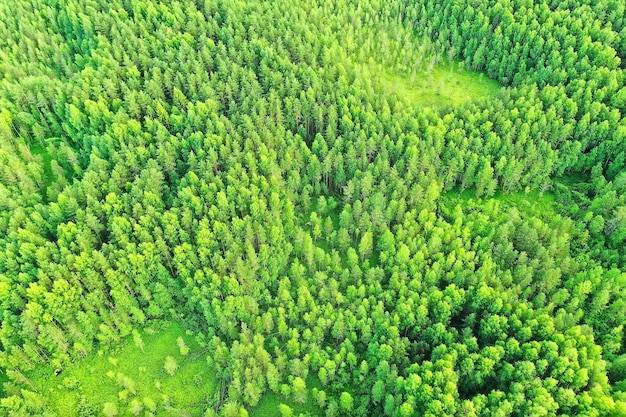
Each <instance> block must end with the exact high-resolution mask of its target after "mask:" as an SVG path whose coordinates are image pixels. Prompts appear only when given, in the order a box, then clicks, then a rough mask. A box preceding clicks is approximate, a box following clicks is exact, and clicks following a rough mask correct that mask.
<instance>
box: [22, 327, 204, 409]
mask: <svg viewBox="0 0 626 417" xmlns="http://www.w3.org/2000/svg"><path fill="white" fill-rule="evenodd" d="M140 334H141V337H142V339H143V343H144V350H143V351H142V350H141V349H139V348H138V347H137V346H136V344H135V343H134V340H133V338H132V337H129V338H128V339H127V340H126V341H125V342H124V343H122V344H121V346H120V348H119V349H118V350H117V351H116V352H114V353H110V354H105V353H102V352H99V354H98V355H93V356H90V357H87V358H85V359H83V360H81V361H78V362H76V363H74V364H72V365H70V366H68V367H66V368H65V370H64V371H63V372H62V373H61V374H60V375H58V376H55V375H54V370H53V369H52V368H50V367H43V368H41V369H38V370H37V371H34V372H33V374H32V375H31V380H32V381H33V383H34V385H35V386H36V387H37V390H38V391H39V392H40V393H42V394H43V396H44V397H45V398H46V399H47V400H48V402H49V404H48V405H49V407H50V409H51V410H52V411H55V412H56V413H57V414H58V415H59V416H63V417H74V416H76V417H78V414H77V412H76V406H77V404H78V402H79V399H80V397H85V398H86V399H87V400H88V402H89V403H90V405H92V406H93V407H94V409H95V411H96V415H101V411H102V409H103V406H104V404H105V403H107V402H111V403H114V404H116V405H117V407H118V409H119V412H120V413H119V416H120V417H122V416H131V415H133V414H131V413H130V410H129V405H130V403H131V401H133V400H135V399H136V400H138V401H140V402H142V403H143V404H144V410H145V409H147V408H148V407H146V404H147V403H149V402H150V401H153V402H154V403H155V404H156V411H155V413H154V414H155V415H156V416H160V417H166V416H185V417H187V416H188V417H193V416H201V415H202V413H203V412H204V403H205V401H204V399H205V398H206V397H207V396H209V395H212V394H213V392H214V389H215V378H214V376H213V373H212V372H211V370H210V369H209V368H208V366H207V362H206V352H202V351H201V348H200V347H199V346H198V345H197V343H196V342H195V341H194V340H193V338H191V337H189V336H187V335H186V334H185V332H184V331H183V329H182V327H181V326H180V325H179V324H178V323H168V324H166V325H164V327H163V328H162V329H160V330H158V331H156V332H154V331H152V330H151V329H150V328H148V329H144V330H142V331H140ZM179 337H182V338H183V340H184V341H185V343H186V344H187V346H188V347H189V348H190V353H189V354H188V355H187V356H183V355H182V354H181V352H180V349H179V347H178V345H177V338H179ZM168 356H171V357H173V358H174V359H175V360H176V362H177V363H178V370H177V371H176V372H175V373H174V375H173V376H171V375H169V374H168V373H167V372H166V371H165V369H164V368H163V365H164V364H165V360H166V357H168ZM120 374H123V375H124V376H126V377H128V378H130V380H132V381H133V383H134V386H135V389H136V394H135V395H133V394H131V393H129V392H128V391H131V390H128V389H126V390H125V389H124V388H123V387H122V386H121V385H120V383H118V379H119V376H120ZM124 397H126V398H124ZM140 415H145V414H143V413H142V414H140Z"/></svg>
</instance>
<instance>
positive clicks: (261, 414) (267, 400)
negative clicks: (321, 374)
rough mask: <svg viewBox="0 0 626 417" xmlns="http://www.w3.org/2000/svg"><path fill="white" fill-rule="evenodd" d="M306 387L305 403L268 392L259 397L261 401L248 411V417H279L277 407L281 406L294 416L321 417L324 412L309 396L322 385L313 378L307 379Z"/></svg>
mask: <svg viewBox="0 0 626 417" xmlns="http://www.w3.org/2000/svg"><path fill="white" fill-rule="evenodd" d="M306 385H307V388H308V395H307V401H306V402H305V403H304V404H300V403H297V402H294V401H292V400H287V399H285V398H284V397H281V396H279V395H277V394H274V393H273V392H271V391H270V392H267V393H266V394H265V395H263V397H261V400H260V401H259V403H258V404H257V406H256V407H254V408H253V409H252V410H250V412H249V415H250V417H274V416H276V417H278V416H280V411H279V409H278V407H279V406H280V405H281V404H285V405H288V406H289V407H290V408H291V410H292V411H293V415H294V416H298V415H299V414H304V415H309V416H311V417H317V416H323V415H324V411H323V410H322V409H321V408H320V407H319V406H318V405H317V404H316V403H315V400H314V399H313V396H312V394H311V392H312V390H313V388H318V389H322V383H321V382H320V380H319V379H317V378H315V377H309V378H307V380H306Z"/></svg>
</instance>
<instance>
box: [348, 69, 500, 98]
mask: <svg viewBox="0 0 626 417" xmlns="http://www.w3.org/2000/svg"><path fill="white" fill-rule="evenodd" d="M356 69H357V71H359V73H361V74H362V76H365V77H368V78H369V79H370V80H372V84H373V86H374V87H375V88H378V89H379V90H381V91H383V92H385V93H386V94H389V95H396V96H397V97H399V98H400V99H403V100H405V101H407V102H409V103H417V104H420V105H422V106H425V107H431V108H435V109H439V108H443V107H447V106H459V105H462V104H464V103H467V102H470V101H482V100H487V99H490V98H492V97H495V96H496V95H497V94H498V92H499V91H500V90H501V89H502V86H501V85H500V84H499V83H498V82H497V81H494V80H492V79H490V78H489V77H487V76H486V75H485V74H483V73H481V72H474V71H468V70H465V69H464V68H463V65H462V63H460V62H457V61H454V62H452V63H447V62H443V63H441V64H438V65H436V66H435V67H433V69H432V70H431V71H425V72H422V73H417V74H414V75H411V74H402V73H395V72H393V71H391V70H389V69H387V68H384V67H383V66H382V65H379V64H374V63H370V64H369V65H358V66H357V68H356Z"/></svg>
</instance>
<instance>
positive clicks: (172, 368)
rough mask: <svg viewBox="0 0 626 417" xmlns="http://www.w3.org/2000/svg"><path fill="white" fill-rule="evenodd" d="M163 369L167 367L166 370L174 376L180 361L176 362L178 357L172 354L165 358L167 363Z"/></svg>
mask: <svg viewBox="0 0 626 417" xmlns="http://www.w3.org/2000/svg"><path fill="white" fill-rule="evenodd" d="M163 369H165V372H167V374H168V375H170V376H174V374H175V373H176V371H177V370H178V363H176V359H174V358H173V357H172V356H167V357H166V358H165V365H163Z"/></svg>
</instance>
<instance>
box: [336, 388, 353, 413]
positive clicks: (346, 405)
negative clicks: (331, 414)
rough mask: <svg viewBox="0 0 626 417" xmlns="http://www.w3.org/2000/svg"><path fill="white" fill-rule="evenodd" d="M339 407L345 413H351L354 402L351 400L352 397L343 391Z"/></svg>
mask: <svg viewBox="0 0 626 417" xmlns="http://www.w3.org/2000/svg"><path fill="white" fill-rule="evenodd" d="M339 405H340V406H341V409H342V410H344V411H346V412H350V411H352V407H353V406H354V400H353V399H352V395H350V393H348V392H345V391H344V392H342V393H341V396H340V397H339Z"/></svg>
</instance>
